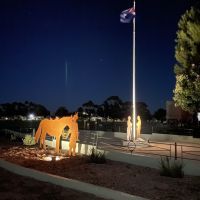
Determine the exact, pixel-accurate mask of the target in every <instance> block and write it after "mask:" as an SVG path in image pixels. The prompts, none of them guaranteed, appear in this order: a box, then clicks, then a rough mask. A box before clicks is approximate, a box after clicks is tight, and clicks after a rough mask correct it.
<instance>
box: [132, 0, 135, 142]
mask: <svg viewBox="0 0 200 200" xmlns="http://www.w3.org/2000/svg"><path fill="white" fill-rule="evenodd" d="M133 8H134V11H135V1H134V2H133ZM135 74H136V70H135V17H134V18H133V114H132V121H133V124H132V127H133V128H132V130H133V140H135V136H136V81H135Z"/></svg>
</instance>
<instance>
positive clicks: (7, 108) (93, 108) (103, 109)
mask: <svg viewBox="0 0 200 200" xmlns="http://www.w3.org/2000/svg"><path fill="white" fill-rule="evenodd" d="M136 110H137V115H140V116H141V118H142V120H145V121H146V120H151V119H152V118H155V119H157V120H161V121H164V120H165V117H166V111H165V109H163V108H160V109H158V110H157V111H156V112H155V113H154V114H153V115H152V114H151V112H150V111H149V109H148V106H147V104H146V103H144V102H137V103H136ZM75 112H78V113H79V117H80V118H84V117H86V118H88V117H93V116H98V117H103V118H110V119H120V120H122V119H125V118H127V117H128V116H129V115H132V102H130V101H126V102H123V101H122V100H121V99H120V98H119V97H118V96H110V97H108V98H107V99H106V100H105V101H104V102H103V103H102V104H101V105H97V104H95V103H93V102H92V101H91V100H89V101H88V102H86V103H83V104H82V106H81V107H79V108H78V109H77V110H76V111H75ZM30 113H34V114H35V115H37V116H44V117H49V116H51V117H55V116H58V117H62V116H67V115H70V114H71V113H70V112H69V111H68V109H67V108H66V107H65V106H60V107H58V109H57V110H56V111H55V113H50V111H49V110H48V109H47V108H46V107H45V106H43V105H41V104H36V103H33V102H29V101H25V102H24V103H22V102H13V103H5V104H0V117H1V118H2V117H14V116H28V115H29V114H30Z"/></svg>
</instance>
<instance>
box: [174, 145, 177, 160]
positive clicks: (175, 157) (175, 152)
mask: <svg viewBox="0 0 200 200" xmlns="http://www.w3.org/2000/svg"><path fill="white" fill-rule="evenodd" d="M174 147H175V160H177V144H176V142H175V146H174Z"/></svg>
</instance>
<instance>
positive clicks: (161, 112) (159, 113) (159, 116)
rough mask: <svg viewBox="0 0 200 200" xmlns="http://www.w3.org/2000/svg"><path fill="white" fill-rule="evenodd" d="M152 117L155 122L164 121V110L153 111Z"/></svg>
mask: <svg viewBox="0 0 200 200" xmlns="http://www.w3.org/2000/svg"><path fill="white" fill-rule="evenodd" d="M153 117H154V118H155V119H157V120H160V121H161V122H163V121H165V120H166V110H165V109H163V108H159V109H158V110H156V111H155V113H154V114H153Z"/></svg>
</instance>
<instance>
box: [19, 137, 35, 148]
mask: <svg viewBox="0 0 200 200" xmlns="http://www.w3.org/2000/svg"><path fill="white" fill-rule="evenodd" d="M22 141H23V144H24V145H30V146H32V145H35V138H34V137H32V135H25V138H24V139H22Z"/></svg>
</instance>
